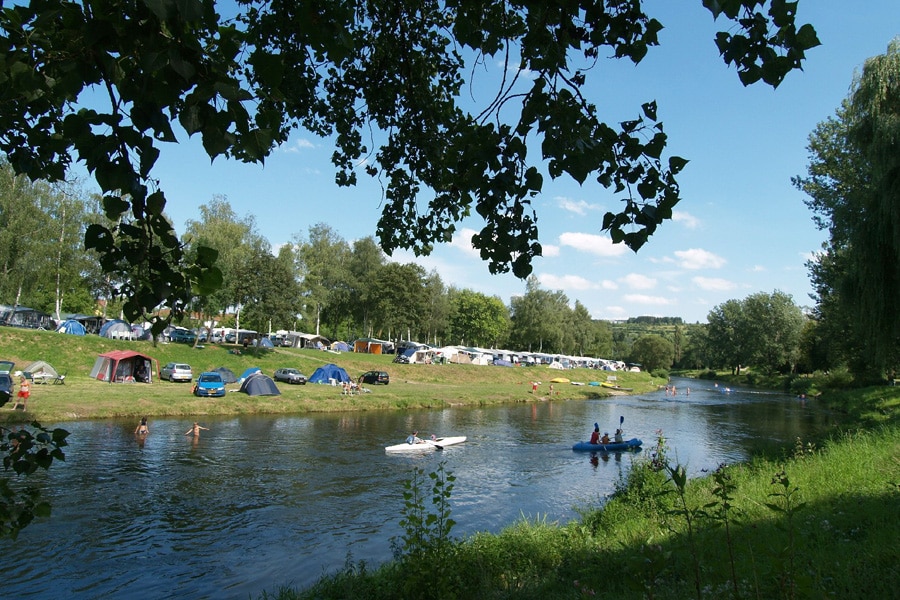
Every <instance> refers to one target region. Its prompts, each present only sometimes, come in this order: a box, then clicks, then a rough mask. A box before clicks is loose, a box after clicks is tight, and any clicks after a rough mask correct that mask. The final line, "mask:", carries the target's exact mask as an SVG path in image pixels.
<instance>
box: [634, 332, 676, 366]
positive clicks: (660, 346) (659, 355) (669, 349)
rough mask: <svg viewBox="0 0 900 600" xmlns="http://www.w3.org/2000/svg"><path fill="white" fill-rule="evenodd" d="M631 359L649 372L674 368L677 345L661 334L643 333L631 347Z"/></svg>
mask: <svg viewBox="0 0 900 600" xmlns="http://www.w3.org/2000/svg"><path fill="white" fill-rule="evenodd" d="M631 360H632V361H633V362H636V363H638V364H639V365H641V368H642V369H643V370H645V371H648V372H651V373H652V372H655V371H657V370H659V369H667V370H668V369H670V368H672V362H673V361H674V360H675V346H674V345H673V344H672V342H670V341H669V340H667V339H666V338H664V337H662V336H661V335H655V334H648V335H642V336H641V337H639V338H638V339H636V340H635V341H634V345H633V346H632V347H631Z"/></svg>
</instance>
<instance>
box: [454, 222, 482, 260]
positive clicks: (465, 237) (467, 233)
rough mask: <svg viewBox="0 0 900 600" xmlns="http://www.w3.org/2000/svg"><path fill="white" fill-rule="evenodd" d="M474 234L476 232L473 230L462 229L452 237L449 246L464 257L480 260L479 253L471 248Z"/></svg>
mask: <svg viewBox="0 0 900 600" xmlns="http://www.w3.org/2000/svg"><path fill="white" fill-rule="evenodd" d="M476 233H478V232H477V231H475V230H474V229H470V228H468V227H463V228H462V229H460V230H458V231H457V232H456V235H454V236H453V240H451V241H450V244H449V246H450V247H451V248H456V249H457V250H460V251H461V252H462V253H463V254H465V255H466V256H469V257H471V258H477V259H478V260H481V253H480V252H479V251H478V250H476V249H475V247H474V246H472V236H473V235H475V234H476Z"/></svg>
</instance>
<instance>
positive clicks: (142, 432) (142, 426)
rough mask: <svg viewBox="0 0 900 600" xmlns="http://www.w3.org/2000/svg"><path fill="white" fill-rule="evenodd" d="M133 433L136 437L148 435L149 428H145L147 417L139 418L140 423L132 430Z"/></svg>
mask: <svg viewBox="0 0 900 600" xmlns="http://www.w3.org/2000/svg"><path fill="white" fill-rule="evenodd" d="M134 433H135V434H136V435H147V434H148V433H150V428H149V427H148V426H147V417H141V422H140V423H139V424H138V426H137V427H135V428H134Z"/></svg>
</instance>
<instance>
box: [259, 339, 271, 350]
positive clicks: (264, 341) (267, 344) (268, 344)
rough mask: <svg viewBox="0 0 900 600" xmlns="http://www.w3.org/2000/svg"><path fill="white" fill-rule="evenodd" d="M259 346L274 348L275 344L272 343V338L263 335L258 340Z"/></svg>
mask: <svg viewBox="0 0 900 600" xmlns="http://www.w3.org/2000/svg"><path fill="white" fill-rule="evenodd" d="M259 347H260V348H274V347H275V344H273V343H272V340H270V339H269V338H267V337H264V338H263V339H261V340H259Z"/></svg>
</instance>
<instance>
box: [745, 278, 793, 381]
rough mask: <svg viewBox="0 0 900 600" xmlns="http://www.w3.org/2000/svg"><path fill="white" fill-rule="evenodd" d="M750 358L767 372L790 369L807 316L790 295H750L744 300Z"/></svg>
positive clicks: (777, 293)
mask: <svg viewBox="0 0 900 600" xmlns="http://www.w3.org/2000/svg"><path fill="white" fill-rule="evenodd" d="M743 305H744V311H743V321H742V323H743V327H744V328H745V329H746V333H745V334H744V336H743V337H744V339H745V340H747V346H748V351H749V361H750V363H751V364H753V365H755V366H756V367H758V368H760V369H762V370H763V371H765V372H768V373H775V372H787V373H790V372H793V370H794V366H795V365H796V364H797V361H798V360H799V359H800V336H801V333H802V331H803V325H804V324H805V323H806V317H805V316H804V315H803V311H801V310H800V307H798V306H797V305H796V304H794V301H793V299H792V298H791V296H790V295H789V294H785V293H784V292H780V291H778V290H776V291H774V292H772V293H771V294H766V293H758V294H751V295H750V296H748V297H747V298H745V299H744V301H743Z"/></svg>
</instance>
